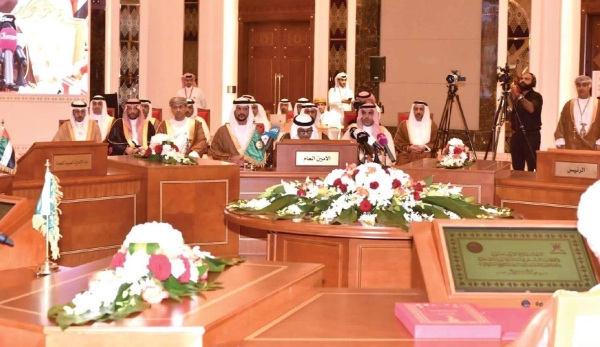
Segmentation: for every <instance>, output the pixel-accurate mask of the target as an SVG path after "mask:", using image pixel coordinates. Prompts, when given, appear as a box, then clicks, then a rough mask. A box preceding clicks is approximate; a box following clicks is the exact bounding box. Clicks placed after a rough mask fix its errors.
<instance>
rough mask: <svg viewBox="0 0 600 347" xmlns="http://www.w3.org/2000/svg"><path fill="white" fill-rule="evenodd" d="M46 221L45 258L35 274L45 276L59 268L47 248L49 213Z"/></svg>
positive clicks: (47, 161) (47, 170) (47, 165)
mask: <svg viewBox="0 0 600 347" xmlns="http://www.w3.org/2000/svg"><path fill="white" fill-rule="evenodd" d="M45 166H46V173H48V172H50V160H48V159H46V165H45ZM44 217H45V222H46V260H45V261H44V262H43V263H42V264H41V265H40V266H39V267H38V268H37V272H36V273H35V274H36V276H47V275H50V274H51V273H53V272H57V271H58V270H59V268H58V265H57V264H56V263H54V262H52V261H51V260H50V251H49V248H48V244H49V243H50V242H49V240H48V235H49V234H50V232H49V230H48V221H49V220H50V215H49V214H48V215H44Z"/></svg>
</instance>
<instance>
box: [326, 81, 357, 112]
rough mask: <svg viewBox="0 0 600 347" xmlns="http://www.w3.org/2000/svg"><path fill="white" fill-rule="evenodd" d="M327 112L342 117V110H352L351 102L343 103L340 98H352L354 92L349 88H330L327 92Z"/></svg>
mask: <svg viewBox="0 0 600 347" xmlns="http://www.w3.org/2000/svg"><path fill="white" fill-rule="evenodd" d="M327 96H328V102H329V112H333V113H336V114H339V115H340V117H341V118H342V119H343V118H344V111H352V105H351V104H344V103H342V100H348V99H352V100H354V93H353V92H352V90H350V88H331V89H329V93H328V95H327Z"/></svg>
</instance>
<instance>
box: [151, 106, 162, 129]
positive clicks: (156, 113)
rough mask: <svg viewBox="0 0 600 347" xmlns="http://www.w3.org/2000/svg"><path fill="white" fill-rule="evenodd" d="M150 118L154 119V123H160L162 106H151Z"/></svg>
mask: <svg viewBox="0 0 600 347" xmlns="http://www.w3.org/2000/svg"><path fill="white" fill-rule="evenodd" d="M152 118H154V119H156V124H157V125H158V124H160V122H162V120H163V118H162V108H154V107H153V108H152Z"/></svg>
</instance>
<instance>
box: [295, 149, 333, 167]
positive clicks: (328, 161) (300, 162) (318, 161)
mask: <svg viewBox="0 0 600 347" xmlns="http://www.w3.org/2000/svg"><path fill="white" fill-rule="evenodd" d="M339 164H340V152H321V151H305V152H304V151H298V152H296V166H339Z"/></svg>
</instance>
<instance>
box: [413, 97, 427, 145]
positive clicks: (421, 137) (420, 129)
mask: <svg viewBox="0 0 600 347" xmlns="http://www.w3.org/2000/svg"><path fill="white" fill-rule="evenodd" d="M415 105H423V106H424V107H425V112H424V114H423V119H421V121H418V120H417V118H415V111H414V108H415ZM407 122H408V123H407V128H408V138H409V140H410V143H411V144H412V145H419V146H423V145H426V144H428V143H429V142H430V141H431V114H430V113H429V106H428V105H427V103H426V102H425V101H421V100H417V101H415V102H413V104H412V106H411V107H410V115H409V116H408V121H407Z"/></svg>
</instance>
